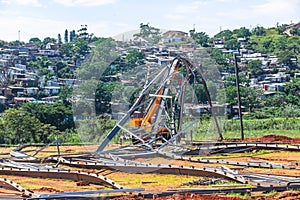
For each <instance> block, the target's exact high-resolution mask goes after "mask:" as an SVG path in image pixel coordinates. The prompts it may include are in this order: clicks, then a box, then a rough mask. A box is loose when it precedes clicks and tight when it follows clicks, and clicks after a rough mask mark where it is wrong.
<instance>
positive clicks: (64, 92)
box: [59, 85, 73, 100]
mask: <svg viewBox="0 0 300 200" xmlns="http://www.w3.org/2000/svg"><path fill="white" fill-rule="evenodd" d="M72 94H73V86H72V85H64V86H62V87H61V88H60V92H59V98H60V99H62V100H67V99H70V98H71V97H72Z"/></svg>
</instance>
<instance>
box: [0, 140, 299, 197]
mask: <svg viewBox="0 0 300 200" xmlns="http://www.w3.org/2000/svg"><path fill="white" fill-rule="evenodd" d="M231 141H238V140H237V139H235V140H231ZM245 141H248V142H270V143H271V142H276V143H284V144H300V138H289V137H286V136H277V135H268V136H264V137H261V138H246V139H245ZM90 148H94V147H88V149H90ZM10 150H11V148H3V149H1V152H2V153H9V152H10ZM47 151H48V153H47ZM47 151H45V152H41V153H39V154H38V157H44V156H47V155H49V154H53V153H55V147H49V149H47ZM83 151H87V148H86V147H83V146H64V147H61V152H64V153H75V154H76V153H78V152H83ZM255 151H256V150H255ZM255 151H253V152H250V153H248V154H246V153H245V154H243V153H237V154H233V155H231V154H229V155H228V156H226V155H224V156H223V155H219V158H220V159H229V160H235V161H253V160H256V161H260V160H263V161H266V162H276V163H282V164H291V163H293V162H299V161H300V152H296V151H295V152H294V151H270V152H268V151H266V152H265V153H263V154H262V153H260V152H257V153H256V152H255ZM29 154H30V153H29ZM249 154H250V155H249ZM136 161H140V162H151V163H161V164H168V163H171V164H172V165H179V166H180V165H183V166H195V167H204V166H209V165H210V166H211V164H209V165H208V164H203V163H195V162H189V161H182V160H170V159H164V158H151V159H137V160H136ZM220 166H221V165H220V164H213V167H220ZM59 167H63V168H69V169H74V170H79V169H77V168H71V167H68V166H65V165H60V166H59ZM227 167H232V166H227ZM234 168H238V167H237V166H234ZM299 169H300V167H299V166H297V167H296V169H260V168H250V170H251V171H252V172H257V173H264V172H266V171H267V173H268V174H277V175H293V176H298V177H300V170H299ZM80 170H81V171H86V172H93V173H97V172H98V170H95V169H80ZM102 175H105V176H107V177H108V178H110V179H111V180H113V181H115V182H117V183H119V184H120V185H122V186H124V187H127V188H145V193H151V194H152V193H153V194H156V193H161V192H163V191H166V190H167V189H169V188H182V187H183V186H182V185H181V184H182V183H187V182H190V181H195V180H199V179H201V178H202V177H193V176H178V175H161V174H132V173H126V172H120V171H117V172H111V171H109V170H106V171H104V172H103V173H102ZM0 177H2V178H7V179H9V180H12V181H14V182H16V183H18V184H20V185H21V186H23V187H24V188H26V189H30V190H31V191H34V192H35V193H39V194H46V193H57V192H78V191H86V190H102V189H110V188H105V187H104V186H101V185H95V184H89V183H81V182H76V181H69V180H63V179H44V178H30V177H18V176H4V175H0ZM188 187H191V188H192V187H195V188H199V187H207V186H199V185H195V186H188ZM116 195H117V194H116ZM120 195H121V194H120ZM17 197H19V198H20V197H22V196H20V193H19V192H16V191H12V190H5V189H4V188H0V198H4V199H7V198H17ZM115 199H117V200H133V199H138V200H142V199H144V198H143V197H141V196H137V195H126V196H122V197H118V198H115ZM151 199H157V200H167V199H168V200H184V199H187V200H192V199H200V200H201V199H211V200H241V199H258V200H271V199H283V200H294V199H299V200H300V191H286V192H280V193H277V192H276V193H274V194H271V195H270V194H268V195H266V194H262V193H261V194H251V196H250V197H249V196H244V197H241V195H238V194H235V195H233V196H232V195H231V196H229V195H225V194H213V195H208V194H205V195H204V194H193V193H185V194H175V195H171V196H165V197H157V196H155V195H154V196H153V198H151Z"/></svg>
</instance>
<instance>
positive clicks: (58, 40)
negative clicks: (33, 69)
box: [57, 33, 62, 45]
mask: <svg viewBox="0 0 300 200" xmlns="http://www.w3.org/2000/svg"><path fill="white" fill-rule="evenodd" d="M57 43H58V44H59V45H61V44H62V41H61V35H60V33H59V34H58V35H57Z"/></svg>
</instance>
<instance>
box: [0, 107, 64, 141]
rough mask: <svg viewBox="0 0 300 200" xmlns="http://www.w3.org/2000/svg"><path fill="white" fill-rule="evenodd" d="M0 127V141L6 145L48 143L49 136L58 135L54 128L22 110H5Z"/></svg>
mask: <svg viewBox="0 0 300 200" xmlns="http://www.w3.org/2000/svg"><path fill="white" fill-rule="evenodd" d="M0 126H1V130H0V141H1V142H4V143H6V144H23V143H37V142H44V143H48V142H49V141H51V134H59V131H57V130H56V129H55V127H53V126H51V125H49V124H43V123H41V122H40V121H39V120H38V119H37V118H36V117H35V116H32V115H30V114H29V113H27V112H26V111H24V110H23V109H15V108H10V109H8V110H6V111H5V113H4V115H3V116H2V117H1V121H0Z"/></svg>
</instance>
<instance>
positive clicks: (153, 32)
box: [133, 23, 161, 44]
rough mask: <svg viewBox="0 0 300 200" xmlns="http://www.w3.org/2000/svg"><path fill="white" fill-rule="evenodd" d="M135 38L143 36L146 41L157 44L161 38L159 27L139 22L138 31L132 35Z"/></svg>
mask: <svg viewBox="0 0 300 200" xmlns="http://www.w3.org/2000/svg"><path fill="white" fill-rule="evenodd" d="M133 36H134V37H135V38H139V37H141V38H144V39H145V40H147V41H148V42H151V43H154V44H157V43H158V42H159V41H160V39H161V32H160V29H158V28H155V27H152V26H150V25H149V23H148V24H143V23H141V24H140V32H139V33H137V34H134V35H133Z"/></svg>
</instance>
